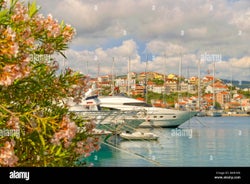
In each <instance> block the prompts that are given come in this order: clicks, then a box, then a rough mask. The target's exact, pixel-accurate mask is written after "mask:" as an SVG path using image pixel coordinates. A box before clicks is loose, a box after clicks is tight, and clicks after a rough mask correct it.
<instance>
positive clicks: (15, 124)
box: [6, 116, 20, 129]
mask: <svg viewBox="0 0 250 184" xmlns="http://www.w3.org/2000/svg"><path fill="white" fill-rule="evenodd" d="M19 123H20V120H19V117H16V116H11V117H10V119H9V120H8V121H7V123H6V125H7V127H10V128H12V129H20V127H19Z"/></svg>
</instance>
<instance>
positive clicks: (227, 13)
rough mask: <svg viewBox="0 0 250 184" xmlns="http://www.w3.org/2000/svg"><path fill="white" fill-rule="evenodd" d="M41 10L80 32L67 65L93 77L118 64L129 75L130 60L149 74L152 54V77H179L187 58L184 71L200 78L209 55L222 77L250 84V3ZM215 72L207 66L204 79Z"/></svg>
mask: <svg viewBox="0 0 250 184" xmlns="http://www.w3.org/2000/svg"><path fill="white" fill-rule="evenodd" d="M37 4H38V5H40V6H41V11H40V12H41V13H43V14H44V15H47V14H52V15H53V17H54V18H56V19H58V20H59V21H60V20H64V21H65V22H66V23H68V24H70V25H72V26H73V27H75V29H76V31H77V34H76V36H75V38H74V40H73V41H72V43H71V44H70V48H69V49H68V50H67V51H66V52H65V54H66V55H67V57H68V59H67V61H66V62H65V63H66V65H67V66H70V67H71V68H73V69H75V70H78V71H80V72H82V73H85V74H86V73H88V74H90V75H92V76H93V77H95V76H96V75H97V68H98V67H97V66H98V65H99V66H100V71H99V72H100V74H101V75H102V74H103V75H104V74H111V71H112V62H113V61H112V58H114V60H115V73H116V74H117V75H119V74H126V72H127V68H128V67H127V64H128V58H129V57H130V59H131V61H130V62H131V70H132V71H135V72H143V71H144V69H145V64H144V63H143V61H145V58H146V54H149V55H153V56H154V57H153V58H154V60H153V61H150V62H149V64H148V70H150V71H156V72H160V73H176V74H178V70H179V66H178V65H179V63H180V58H181V57H182V68H183V71H185V70H187V69H188V71H189V72H187V73H188V75H190V76H189V77H191V76H195V75H196V76H197V73H198V72H197V64H198V61H199V60H200V58H201V55H202V54H204V53H207V54H210V55H213V54H219V55H221V58H222V60H221V61H218V62H216V76H217V77H219V78H231V76H233V79H235V80H250V46H249V40H250V1H249V0H176V1H172V0H53V1H51V0H37ZM151 58H152V57H151ZM62 60H63V59H60V61H61V62H62ZM151 60H152V59H151ZM165 63H166V66H167V67H166V68H164V67H163V66H164V64H165ZM211 67H212V65H211V63H208V62H206V61H203V62H201V70H202V75H206V71H207V70H208V69H209V70H211ZM183 75H185V74H183ZM186 77H188V76H186Z"/></svg>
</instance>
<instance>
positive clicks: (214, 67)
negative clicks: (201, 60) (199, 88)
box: [213, 60, 215, 108]
mask: <svg viewBox="0 0 250 184" xmlns="http://www.w3.org/2000/svg"><path fill="white" fill-rule="evenodd" d="M214 83H215V61H214V60H213V108H214V107H215V91H214V90H215V87H214Z"/></svg>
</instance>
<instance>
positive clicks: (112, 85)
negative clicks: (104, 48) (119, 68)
mask: <svg viewBox="0 0 250 184" xmlns="http://www.w3.org/2000/svg"><path fill="white" fill-rule="evenodd" d="M114 67H115V58H114V57H112V74H111V75H112V76H111V77H112V84H111V94H112V96H113V95H114V89H115V84H114V82H115V79H114Z"/></svg>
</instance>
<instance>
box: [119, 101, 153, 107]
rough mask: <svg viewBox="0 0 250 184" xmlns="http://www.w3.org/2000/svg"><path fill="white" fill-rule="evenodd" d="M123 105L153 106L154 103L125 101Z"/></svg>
mask: <svg viewBox="0 0 250 184" xmlns="http://www.w3.org/2000/svg"><path fill="white" fill-rule="evenodd" d="M123 105H130V106H139V107H152V105H150V104H147V103H143V102H142V103H141V102H140V103H136V102H127V103H123Z"/></svg>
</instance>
